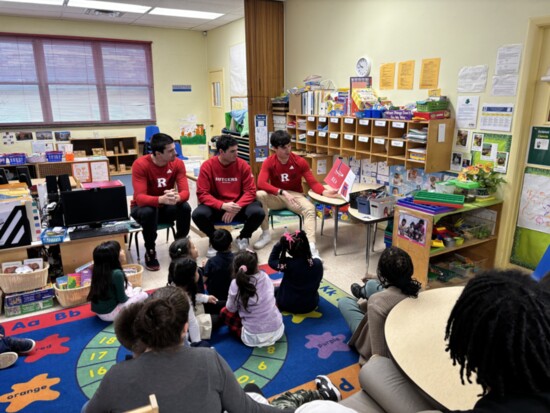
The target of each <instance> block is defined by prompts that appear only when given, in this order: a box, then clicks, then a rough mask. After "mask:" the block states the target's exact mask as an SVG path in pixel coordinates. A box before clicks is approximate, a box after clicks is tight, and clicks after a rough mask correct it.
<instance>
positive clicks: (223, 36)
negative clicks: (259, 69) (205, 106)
mask: <svg viewBox="0 0 550 413" xmlns="http://www.w3.org/2000/svg"><path fill="white" fill-rule="evenodd" d="M244 42H245V32H244V19H240V20H237V21H235V22H233V23H229V24H227V25H225V26H222V27H219V28H217V29H214V30H211V31H209V32H208V53H207V59H208V70H209V71H210V70H219V69H223V75H224V79H223V81H224V93H223V95H224V105H225V107H226V108H227V110H229V108H230V107H231V102H230V97H231V84H230V83H231V82H230V64H229V63H230V62H229V50H230V49H231V47H233V46H235V45H238V44H240V43H244Z"/></svg>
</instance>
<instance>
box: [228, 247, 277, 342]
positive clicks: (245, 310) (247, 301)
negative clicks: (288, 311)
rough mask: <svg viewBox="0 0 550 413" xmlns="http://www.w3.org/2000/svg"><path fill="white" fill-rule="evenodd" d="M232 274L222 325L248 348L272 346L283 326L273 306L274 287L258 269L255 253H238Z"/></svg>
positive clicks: (275, 306) (275, 307)
mask: <svg viewBox="0 0 550 413" xmlns="http://www.w3.org/2000/svg"><path fill="white" fill-rule="evenodd" d="M233 273H234V274H235V279H234V280H232V281H231V286H230V287H229V295H228V297H227V304H226V306H225V307H224V308H223V309H222V311H221V313H220V317H221V319H222V321H223V322H224V323H225V324H227V326H228V327H229V329H230V331H231V332H233V333H234V334H236V335H237V336H238V337H240V338H241V340H242V342H243V343H244V344H245V345H247V346H249V347H266V346H271V345H273V344H274V343H275V342H276V341H277V340H279V339H280V338H281V337H282V336H283V334H284V332H285V325H284V324H283V317H282V315H281V313H280V312H279V310H278V309H277V305H276V304H275V296H274V288H273V283H272V281H271V279H270V278H269V277H268V276H267V274H266V273H265V272H263V271H260V270H259V269H258V256H257V255H256V253H255V252H253V251H250V250H244V251H240V252H238V253H237V254H236V255H235V259H234V261H233Z"/></svg>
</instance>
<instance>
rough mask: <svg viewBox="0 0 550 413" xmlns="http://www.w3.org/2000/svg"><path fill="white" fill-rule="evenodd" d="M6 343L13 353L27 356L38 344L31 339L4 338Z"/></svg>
mask: <svg viewBox="0 0 550 413" xmlns="http://www.w3.org/2000/svg"><path fill="white" fill-rule="evenodd" d="M4 341H5V342H6V344H7V345H8V347H9V348H10V350H11V351H14V352H16V353H18V354H27V353H30V352H31V351H33V350H34V346H35V345H36V343H35V342H34V340H31V339H30V338H16V337H4Z"/></svg>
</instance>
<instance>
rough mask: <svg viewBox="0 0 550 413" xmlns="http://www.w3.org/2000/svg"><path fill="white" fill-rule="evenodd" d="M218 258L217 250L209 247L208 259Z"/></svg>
mask: <svg viewBox="0 0 550 413" xmlns="http://www.w3.org/2000/svg"><path fill="white" fill-rule="evenodd" d="M215 256H216V250H215V249H214V248H212V245H209V246H208V251H207V252H206V258H212V257H215Z"/></svg>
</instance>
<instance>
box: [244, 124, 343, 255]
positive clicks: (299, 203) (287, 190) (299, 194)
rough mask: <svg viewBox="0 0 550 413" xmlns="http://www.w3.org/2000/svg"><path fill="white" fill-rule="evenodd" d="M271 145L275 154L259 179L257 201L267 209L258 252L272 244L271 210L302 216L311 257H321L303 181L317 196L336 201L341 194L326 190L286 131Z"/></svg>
mask: <svg viewBox="0 0 550 413" xmlns="http://www.w3.org/2000/svg"><path fill="white" fill-rule="evenodd" d="M270 143H271V147H272V148H273V149H274V150H275V153H274V154H273V155H271V156H270V157H269V158H267V159H266V160H265V161H264V163H263V164H262V169H261V170H260V176H259V177H258V189H259V191H258V192H257V194H256V199H257V200H258V201H260V202H261V203H262V205H263V207H264V211H265V215H266V218H265V220H264V222H262V231H263V232H262V235H261V236H260V239H259V240H258V241H257V242H256V243H255V244H254V248H256V249H260V248H263V247H265V246H266V245H267V244H268V243H269V242H270V241H271V235H270V233H269V223H268V219H267V215H268V214H267V212H268V211H267V210H268V209H274V210H277V209H289V210H291V211H293V212H295V213H297V214H300V215H302V217H303V219H304V231H305V233H306V235H307V238H308V240H309V245H310V249H311V254H312V255H314V256H318V255H319V252H318V251H317V248H316V246H315V218H316V213H315V206H314V205H313V204H312V203H311V202H310V201H309V200H308V199H307V198H306V196H305V195H304V191H303V188H302V178H303V179H305V180H306V182H307V184H308V185H309V187H310V188H311V189H312V190H313V191H314V192H315V193H317V194H320V195H321V194H322V195H324V196H328V197H330V198H336V197H338V193H337V191H336V190H334V189H325V188H324V187H323V185H321V184H320V183H319V182H317V180H316V179H315V177H314V176H313V173H312V172H311V169H310V168H309V165H308V163H307V161H306V160H305V159H304V158H302V157H301V156H298V155H295V154H293V153H292V152H291V147H290V135H289V134H288V133H287V132H286V131H283V130H278V131H275V132H273V133H272V134H271V139H270Z"/></svg>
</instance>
